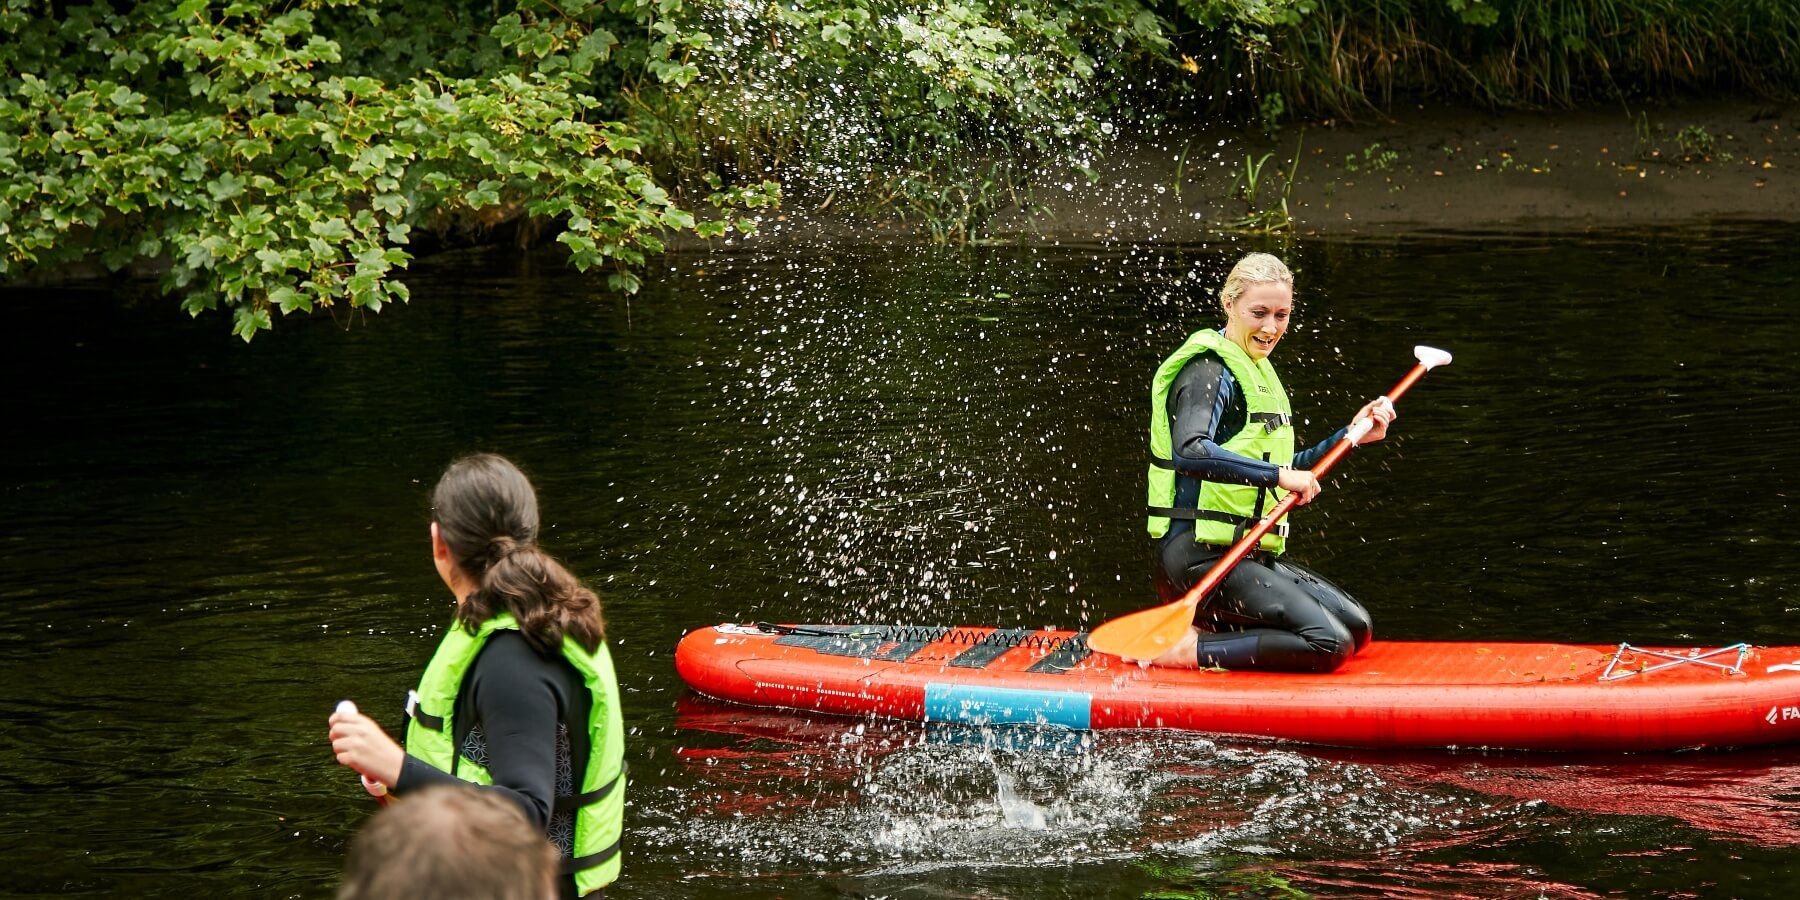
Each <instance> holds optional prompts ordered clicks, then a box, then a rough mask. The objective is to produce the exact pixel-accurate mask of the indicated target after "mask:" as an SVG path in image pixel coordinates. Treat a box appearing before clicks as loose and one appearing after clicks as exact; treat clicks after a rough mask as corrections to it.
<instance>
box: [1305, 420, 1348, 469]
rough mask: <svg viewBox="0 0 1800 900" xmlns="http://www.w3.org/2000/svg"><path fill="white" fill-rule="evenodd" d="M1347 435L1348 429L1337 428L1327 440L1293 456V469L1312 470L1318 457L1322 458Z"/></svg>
mask: <svg viewBox="0 0 1800 900" xmlns="http://www.w3.org/2000/svg"><path fill="white" fill-rule="evenodd" d="M1348 433H1350V429H1349V428H1339V429H1338V430H1336V431H1334V432H1332V433H1331V437H1328V438H1326V439H1324V440H1322V441H1320V442H1318V443H1317V444H1314V445H1312V446H1311V447H1308V448H1306V449H1305V450H1302V451H1300V452H1299V453H1296V454H1294V468H1296V469H1310V468H1312V467H1313V464H1314V463H1316V462H1318V461H1319V457H1322V456H1324V455H1325V453H1326V451H1328V450H1330V449H1331V448H1332V447H1334V446H1336V445H1337V442H1338V441H1341V440H1343V439H1344V435H1346V434H1348Z"/></svg>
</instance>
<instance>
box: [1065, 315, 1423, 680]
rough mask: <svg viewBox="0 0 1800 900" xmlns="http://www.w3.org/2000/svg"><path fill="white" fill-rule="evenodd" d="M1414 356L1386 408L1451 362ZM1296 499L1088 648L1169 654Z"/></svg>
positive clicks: (1361, 431) (1333, 458)
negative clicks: (1189, 580) (1175, 593)
mask: <svg viewBox="0 0 1800 900" xmlns="http://www.w3.org/2000/svg"><path fill="white" fill-rule="evenodd" d="M1413 356H1415V357H1417V358H1418V360H1419V364H1418V365H1416V366H1414V367H1413V369H1412V371H1410V372H1408V373H1406V377H1405V378H1402V379H1400V383H1399V384H1397V385H1394V389H1393V390H1391V391H1388V392H1387V393H1386V394H1384V395H1383V396H1382V399H1384V400H1386V401H1388V402H1389V403H1392V402H1393V401H1395V400H1398V399H1400V395H1401V394H1404V393H1406V391H1407V389H1408V388H1410V387H1412V386H1413V382H1415V381H1418V380H1419V378H1420V376H1423V375H1424V374H1425V373H1426V372H1429V371H1431V370H1432V369H1435V368H1437V367H1438V366H1441V365H1444V364H1445V363H1448V362H1449V361H1450V354H1449V353H1447V352H1445V351H1443V350H1439V349H1437V348H1435V347H1425V346H1419V347H1414V348H1413ZM1374 425H1375V423H1374V420H1372V419H1369V418H1367V417H1364V418H1361V419H1357V420H1356V421H1355V422H1353V423H1351V425H1350V431H1349V432H1348V433H1347V434H1345V435H1344V438H1343V440H1340V441H1338V442H1337V445H1336V446H1334V447H1332V448H1331V449H1330V450H1329V451H1327V452H1326V453H1325V458H1324V459H1321V460H1319V462H1318V464H1317V465H1315V466H1313V467H1312V473H1313V475H1315V476H1323V475H1324V474H1325V473H1326V472H1329V471H1331V467H1332V466H1334V465H1337V461H1338V459H1339V458H1340V457H1342V456H1343V455H1344V454H1346V453H1348V452H1350V448H1351V447H1354V446H1356V444H1357V442H1359V441H1361V440H1362V439H1363V437H1364V436H1365V435H1367V434H1368V433H1369V429H1370V428H1373V427H1374ZM1299 499H1300V495H1299V494H1294V493H1290V494H1288V495H1287V496H1286V497H1283V498H1281V502H1280V503H1277V504H1275V508H1274V509H1272V510H1270V511H1269V514H1268V515H1266V516H1264V517H1263V519H1262V521H1260V522H1257V523H1256V527H1254V528H1252V529H1250V531H1249V533H1248V534H1245V535H1244V536H1243V537H1242V538H1239V539H1238V542H1237V543H1235V544H1232V545H1231V549H1230V550H1228V551H1226V553H1225V555H1224V556H1222V557H1219V561H1218V562H1216V563H1214V564H1213V567H1212V568H1211V569H1210V570H1208V571H1207V573H1206V575H1205V576H1204V577H1202V578H1201V579H1200V581H1199V583H1197V584H1195V585H1194V586H1193V588H1192V589H1190V590H1189V591H1188V592H1187V594H1186V595H1184V596H1183V597H1182V598H1181V599H1180V600H1177V601H1175V602H1173V603H1166V604H1163V605H1162V606H1158V607H1156V608H1154V609H1146V610H1144V611H1142V612H1135V613H1132V614H1131V615H1128V616H1120V617H1119V618H1117V619H1113V620H1112V621H1110V622H1105V623H1102V624H1101V625H1100V627H1098V628H1095V629H1094V631H1093V633H1092V634H1089V635H1088V642H1087V643H1088V647H1089V648H1091V649H1093V650H1097V651H1099V652H1101V653H1110V654H1112V655H1113V656H1118V657H1123V658H1125V659H1134V660H1141V661H1148V660H1153V659H1155V658H1157V657H1159V656H1161V655H1163V654H1164V653H1166V652H1168V650H1169V648H1170V647H1173V646H1175V644H1176V643H1177V642H1179V641H1180V640H1181V639H1182V638H1183V637H1184V636H1186V634H1187V631H1188V628H1190V627H1191V626H1192V625H1193V624H1194V610H1195V609H1196V608H1197V607H1199V605H1200V601H1201V600H1203V599H1205V597H1206V596H1207V594H1208V593H1210V592H1211V591H1212V589H1213V588H1215V587H1217V586H1218V585H1219V582H1221V581H1224V580H1225V576H1226V575H1228V574H1230V573H1231V570H1232V568H1233V567H1234V566H1236V565H1237V564H1238V561H1239V560H1241V559H1243V558H1244V555H1245V554H1247V553H1249V552H1250V550H1251V548H1253V547H1255V546H1256V544H1257V542H1258V541H1261V540H1262V537H1263V535H1265V534H1267V533H1268V531H1269V529H1271V528H1273V527H1275V523H1276V522H1279V521H1281V517H1282V516H1285V515H1287V512H1288V510H1290V509H1292V508H1293V507H1294V504H1295V503H1296V502H1297V501H1298V500H1299Z"/></svg>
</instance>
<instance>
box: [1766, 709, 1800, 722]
mask: <svg viewBox="0 0 1800 900" xmlns="http://www.w3.org/2000/svg"><path fill="white" fill-rule="evenodd" d="M1794 719H1800V706H1771V707H1769V712H1768V714H1767V715H1765V716H1763V721H1765V722H1768V723H1769V724H1770V725H1774V724H1776V723H1777V722H1790V721H1793V720H1794Z"/></svg>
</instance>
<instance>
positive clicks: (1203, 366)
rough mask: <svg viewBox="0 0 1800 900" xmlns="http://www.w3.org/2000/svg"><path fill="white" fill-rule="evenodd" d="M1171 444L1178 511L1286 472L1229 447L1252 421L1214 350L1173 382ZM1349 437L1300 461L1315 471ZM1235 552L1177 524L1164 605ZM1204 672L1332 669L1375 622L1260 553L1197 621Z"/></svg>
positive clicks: (1294, 567)
mask: <svg viewBox="0 0 1800 900" xmlns="http://www.w3.org/2000/svg"><path fill="white" fill-rule="evenodd" d="M1168 403H1169V406H1168V413H1169V417H1170V422H1171V425H1170V429H1169V431H1170V444H1171V447H1170V449H1171V457H1172V458H1173V460H1174V464H1175V471H1176V478H1175V502H1174V503H1173V504H1171V505H1172V506H1176V507H1183V508H1193V507H1194V506H1195V505H1197V504H1198V503H1199V499H1200V482H1201V481H1202V480H1205V481H1216V482H1223V483H1227V484H1248V485H1254V486H1257V487H1267V488H1273V487H1276V486H1277V482H1278V480H1279V478H1280V468H1279V467H1277V466H1276V465H1274V464H1272V463H1268V462H1264V461H1263V460H1259V459H1251V458H1249V457H1247V456H1242V455H1240V454H1236V453H1232V452H1230V451H1228V450H1226V449H1224V447H1223V446H1222V445H1223V444H1225V443H1226V442H1227V441H1230V440H1231V438H1232V437H1233V436H1235V435H1236V434H1237V433H1238V431H1240V430H1241V429H1243V427H1244V423H1245V421H1246V418H1247V414H1246V409H1245V406H1244V398H1243V393H1242V392H1241V391H1240V390H1239V389H1238V385H1237V379H1236V378H1233V377H1232V375H1231V370H1230V369H1228V368H1226V366H1225V363H1224V362H1223V361H1222V360H1220V359H1219V357H1218V356H1217V355H1216V354H1212V353H1202V354H1200V355H1199V356H1196V357H1194V358H1193V359H1191V360H1188V363H1187V365H1185V366H1183V367H1182V369H1181V372H1180V373H1178V374H1177V375H1176V376H1175V381H1174V383H1173V384H1171V385H1170V386H1169V401H1168ZM1343 436H1344V431H1343V430H1342V429H1339V430H1338V431H1337V432H1335V433H1333V434H1332V435H1331V436H1330V437H1328V438H1326V439H1325V440H1324V441H1321V442H1320V443H1319V444H1318V445H1316V446H1314V447H1311V448H1309V449H1307V450H1303V451H1300V452H1298V453H1296V454H1295V455H1294V463H1293V468H1296V469H1307V468H1311V467H1312V465H1313V463H1314V462H1316V461H1318V459H1319V458H1320V457H1321V456H1323V455H1325V452H1326V451H1328V450H1330V449H1331V446H1332V445H1333V444H1336V443H1337V442H1338V441H1339V440H1340V439H1342V438H1343ZM1227 549H1229V548H1227V547H1222V546H1218V545H1214V544H1203V543H1199V542H1197V541H1195V540H1194V523H1193V522H1192V521H1191V520H1185V519H1175V520H1173V521H1172V522H1171V523H1170V525H1169V531H1168V533H1167V534H1165V535H1164V536H1163V539H1162V546H1161V547H1160V548H1159V553H1158V555H1157V559H1158V565H1157V573H1156V574H1157V578H1156V586H1157V592H1158V593H1159V594H1160V595H1162V597H1163V599H1164V600H1165V601H1170V600H1174V599H1176V598H1178V597H1180V596H1181V595H1182V594H1185V593H1187V590H1188V588H1190V587H1192V586H1193V585H1194V584H1195V583H1196V582H1198V581H1199V580H1200V578H1201V577H1202V576H1204V575H1205V574H1206V572H1207V570H1208V569H1210V568H1212V565H1213V563H1214V562H1217V561H1218V559H1219V557H1221V556H1223V555H1224V554H1225V551H1226V550H1227ZM1196 624H1198V625H1199V626H1200V627H1201V629H1202V633H1201V635H1200V643H1199V647H1198V649H1197V651H1196V654H1197V656H1198V658H1199V662H1200V665H1202V666H1215V665H1216V666H1222V667H1224V668H1227V669H1262V670H1268V671H1280V672H1329V671H1331V670H1333V669H1335V668H1337V667H1338V666H1340V665H1343V663H1344V660H1347V659H1349V658H1350V657H1351V656H1352V655H1354V654H1355V653H1356V651H1357V650H1360V649H1362V647H1363V645H1364V644H1367V643H1368V642H1369V637H1370V635H1371V634H1373V631H1374V629H1373V626H1372V625H1371V623H1370V621H1369V614H1368V612H1367V611H1365V610H1364V609H1363V608H1362V606H1361V604H1358V603H1357V602H1356V600H1354V599H1353V598H1351V597H1350V595H1348V594H1346V593H1344V592H1343V590H1342V589H1340V588H1338V587H1337V585H1334V584H1332V583H1331V582H1329V581H1327V580H1325V579H1324V578H1323V577H1322V576H1320V575H1319V574H1318V573H1316V572H1313V571H1312V570H1310V569H1307V568H1305V567H1303V566H1300V565H1298V564H1296V563H1293V562H1290V561H1288V560H1286V559H1282V558H1280V557H1277V556H1275V555H1274V554H1271V553H1267V552H1264V551H1261V550H1253V551H1251V553H1250V554H1249V555H1248V556H1246V557H1244V559H1243V561H1241V562H1239V563H1238V564H1237V566H1236V567H1234V568H1233V569H1232V571H1231V574H1230V575H1228V576H1226V578H1225V581H1224V582H1223V583H1222V584H1220V585H1219V587H1218V588H1217V589H1215V591H1214V594H1213V598H1212V600H1211V602H1210V603H1208V604H1207V608H1206V611H1205V612H1203V613H1201V614H1200V615H1199V616H1198V617H1197V619H1196Z"/></svg>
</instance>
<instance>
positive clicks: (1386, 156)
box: [1344, 141, 1400, 172]
mask: <svg viewBox="0 0 1800 900" xmlns="http://www.w3.org/2000/svg"><path fill="white" fill-rule="evenodd" d="M1399 161H1400V154H1398V153H1395V152H1394V151H1392V150H1389V149H1387V148H1385V147H1383V146H1381V142H1380V141H1376V142H1375V143H1373V144H1370V145H1369V146H1367V147H1364V148H1363V152H1362V156H1361V157H1360V158H1358V157H1357V155H1356V154H1354V153H1347V154H1345V155H1344V171H1346V172H1358V171H1361V170H1363V169H1367V170H1369V171H1371V172H1386V171H1388V170H1390V169H1392V168H1394V163H1397V162H1399Z"/></svg>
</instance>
